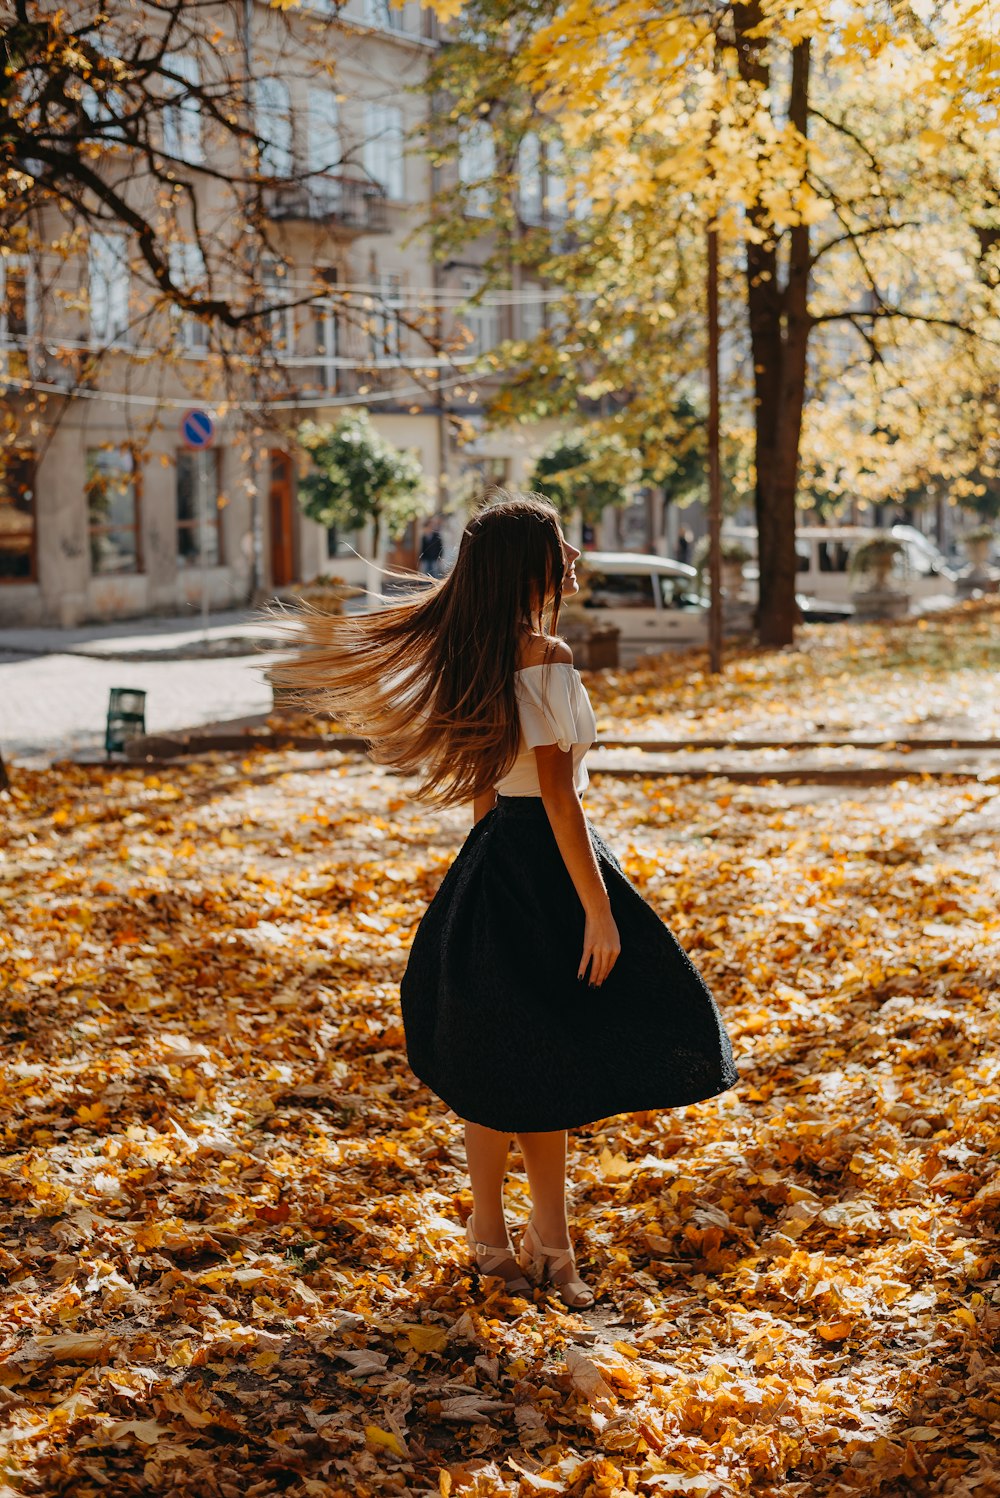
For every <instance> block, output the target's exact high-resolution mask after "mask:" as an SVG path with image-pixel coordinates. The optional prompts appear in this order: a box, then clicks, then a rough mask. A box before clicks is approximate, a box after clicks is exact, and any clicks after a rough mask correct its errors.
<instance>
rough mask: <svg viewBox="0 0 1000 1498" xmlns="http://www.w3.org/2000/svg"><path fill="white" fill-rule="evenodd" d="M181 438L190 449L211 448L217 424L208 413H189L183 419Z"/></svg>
mask: <svg viewBox="0 0 1000 1498" xmlns="http://www.w3.org/2000/svg"><path fill="white" fill-rule="evenodd" d="M181 436H182V437H183V439H184V441H185V443H186V444H187V446H188V447H195V448H198V447H211V445H212V443H213V442H214V440H215V422H214V421H213V420H212V418H211V416H209V414H208V412H207V411H197V410H195V411H188V412H186V414H185V415H184V416H182V417H181Z"/></svg>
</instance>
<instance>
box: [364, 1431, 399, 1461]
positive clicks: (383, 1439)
mask: <svg viewBox="0 0 1000 1498" xmlns="http://www.w3.org/2000/svg"><path fill="white" fill-rule="evenodd" d="M365 1440H366V1442H367V1443H368V1446H369V1449H370V1450H374V1451H391V1452H392V1454H393V1456H405V1455H406V1448H405V1447H404V1446H403V1443H402V1442H401V1441H400V1439H399V1437H398V1436H397V1435H396V1433H395V1431H392V1430H382V1429H381V1428H380V1427H379V1426H378V1425H366V1426H365Z"/></svg>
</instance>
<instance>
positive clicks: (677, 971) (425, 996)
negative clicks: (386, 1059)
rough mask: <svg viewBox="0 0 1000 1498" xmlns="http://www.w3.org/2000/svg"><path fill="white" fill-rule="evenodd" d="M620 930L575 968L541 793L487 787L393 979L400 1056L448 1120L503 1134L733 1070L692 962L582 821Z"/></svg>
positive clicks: (638, 1105)
mask: <svg viewBox="0 0 1000 1498" xmlns="http://www.w3.org/2000/svg"><path fill="white" fill-rule="evenodd" d="M587 827H588V830H589V832H590V839H591V843H592V845H593V848H594V852H595V854H596V856H597V861H598V864H599V865H600V869H601V874H602V876H603V878H604V882H605V884H606V885H607V890H608V896H609V898H610V901H611V911H612V914H613V915H614V918H615V922H616V924H617V926H618V931H619V934H620V936H621V944H622V949H621V953H620V955H619V957H618V960H617V962H616V963H615V965H614V967H613V968H612V970H611V973H610V975H609V976H608V977H607V978H606V979H605V981H604V983H603V984H602V985H601V986H600V987H599V988H591V987H590V986H589V984H588V983H587V982H586V981H581V980H580V979H579V978H578V977H577V973H578V971H579V967H580V958H581V955H582V951H583V928H584V914H583V907H582V905H581V904H580V899H579V896H578V895H577V893H576V890H575V888H574V886H573V882H572V880H571V879H570V876H569V872H568V870H567V868H566V865H565V864H564V862H563V859H562V855H561V854H560V852H559V847H558V844H557V843H556V840H555V835H554V833H553V831H552V828H551V826H550V824H549V819H548V816H547V814H546V811H545V807H544V804H543V802H542V800H541V798H540V797H538V796H500V797H498V800H497V804H496V807H495V808H494V809H493V810H492V811H491V812H489V813H488V814H487V815H486V816H485V817H483V818H482V819H481V820H480V821H479V822H477V823H476V825H475V826H474V827H473V828H472V830H471V832H470V833H469V835H468V837H467V838H466V840H465V842H464V843H463V845H462V848H461V850H460V851H459V853H458V855H457V856H456V858H455V861H454V862H453V863H452V865H451V867H450V868H449V869H448V872H447V873H446V874H445V876H444V879H443V880H442V882H441V885H440V887H439V889H438V892H437V894H436V895H435V896H434V898H433V900H432V901H431V903H430V905H429V906H428V907H427V910H426V911H425V913H424V915H423V918H422V920H421V922H420V925H419V926H418V928H417V931H416V935H415V936H414V939H413V945H412V948H411V950H410V956H409V961H408V963H407V967H406V972H405V973H404V975H403V979H402V983H401V985H400V999H401V1003H402V1010H403V1024H404V1027H405V1030H406V1048H407V1059H408V1061H409V1063H410V1066H411V1068H412V1070H413V1071H414V1072H415V1074H416V1075H417V1076H418V1077H419V1078H420V1080H421V1081H422V1082H425V1083H426V1084H427V1086H428V1087H430V1088H431V1090H432V1091H433V1092H435V1093H437V1095H438V1097H439V1098H441V1099H442V1101H443V1102H445V1103H447V1105H448V1106H449V1107H450V1108H452V1109H454V1111H455V1112H456V1113H457V1114H458V1115H459V1117H460V1118H463V1119H467V1120H468V1121H469V1122H471V1123H478V1124H484V1125H485V1126H486V1127H487V1128H490V1129H498V1130H500V1131H502V1132H505V1133H511V1134H513V1133H517V1132H519V1131H520V1132H534V1131H540V1130H549V1129H571V1128H577V1127H579V1126H580V1125H582V1124H586V1123H593V1122H595V1121H596V1120H598V1119H602V1118H610V1117H611V1116H612V1115H613V1114H616V1113H636V1112H640V1111H644V1110H646V1109H652V1108H677V1107H681V1106H683V1105H684V1104H686V1103H696V1102H700V1101H701V1100H702V1099H703V1098H710V1097H714V1096H716V1094H717V1093H720V1092H725V1091H726V1090H727V1089H728V1088H730V1087H732V1086H733V1084H734V1082H735V1081H736V1079H737V1076H738V1073H737V1071H736V1067H735V1066H734V1064H733V1053H732V1047H731V1046H730V1043H729V1037H728V1035H727V1034H726V1030H725V1027H724V1025H723V1023H722V1019H721V1017H720V1015H719V1011H718V1009H717V1008H716V1006H715V1002H714V1000H713V999H712V995H711V994H710V993H709V990H708V988H707V987H706V986H705V983H704V981H703V979H702V977H701V975H700V974H699V973H698V971H697V970H696V968H695V967H694V965H693V964H692V962H691V960H690V958H689V957H688V956H687V954H686V953H685V952H684V951H683V950H682V948H681V947H680V945H679V944H678V942H677V941H676V939H675V938H674V937H673V936H672V935H671V933H670V931H668V929H667V927H666V926H665V925H664V924H663V922H662V921H661V920H660V917H659V916H658V915H657V914H656V912H655V910H653V909H652V907H651V906H650V905H647V903H646V901H645V900H644V899H643V898H642V896H641V895H640V894H639V891H638V890H637V889H636V888H635V886H634V885H633V884H632V883H631V882H630V881H629V879H628V878H627V877H626V875H625V873H624V871H623V869H622V866H621V864H620V863H619V862H618V859H617V858H616V857H615V855H614V854H613V853H612V851H611V849H610V848H609V847H608V845H607V844H606V843H605V841H604V839H603V838H602V837H601V836H600V834H599V833H598V832H596V831H595V830H594V828H593V827H592V826H591V825H590V823H589V822H588V823H587Z"/></svg>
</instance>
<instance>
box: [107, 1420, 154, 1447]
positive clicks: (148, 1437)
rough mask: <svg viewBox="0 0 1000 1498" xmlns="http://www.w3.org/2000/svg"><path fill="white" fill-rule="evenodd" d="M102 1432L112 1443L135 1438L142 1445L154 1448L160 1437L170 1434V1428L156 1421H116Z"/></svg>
mask: <svg viewBox="0 0 1000 1498" xmlns="http://www.w3.org/2000/svg"><path fill="white" fill-rule="evenodd" d="M104 1432H105V1434H106V1435H107V1436H108V1437H109V1438H110V1439H111V1440H112V1441H124V1439H125V1437H126V1436H135V1438H136V1440H137V1441H142V1443H143V1445H145V1446H155V1445H156V1443H157V1441H158V1440H159V1439H160V1437H161V1436H168V1435H169V1434H170V1426H169V1425H161V1424H160V1422H159V1421H158V1420H116V1421H115V1422H114V1424H113V1425H106V1426H105V1427H104Z"/></svg>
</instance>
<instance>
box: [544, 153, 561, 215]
mask: <svg viewBox="0 0 1000 1498" xmlns="http://www.w3.org/2000/svg"><path fill="white" fill-rule="evenodd" d="M543 207H544V212H545V215H546V217H547V218H550V219H555V220H556V221H557V222H559V223H561V222H562V221H563V219H565V217H566V152H565V150H564V149H563V143H562V141H561V140H550V141H549V143H548V145H547V146H546V147H545V200H544V204H543Z"/></svg>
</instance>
